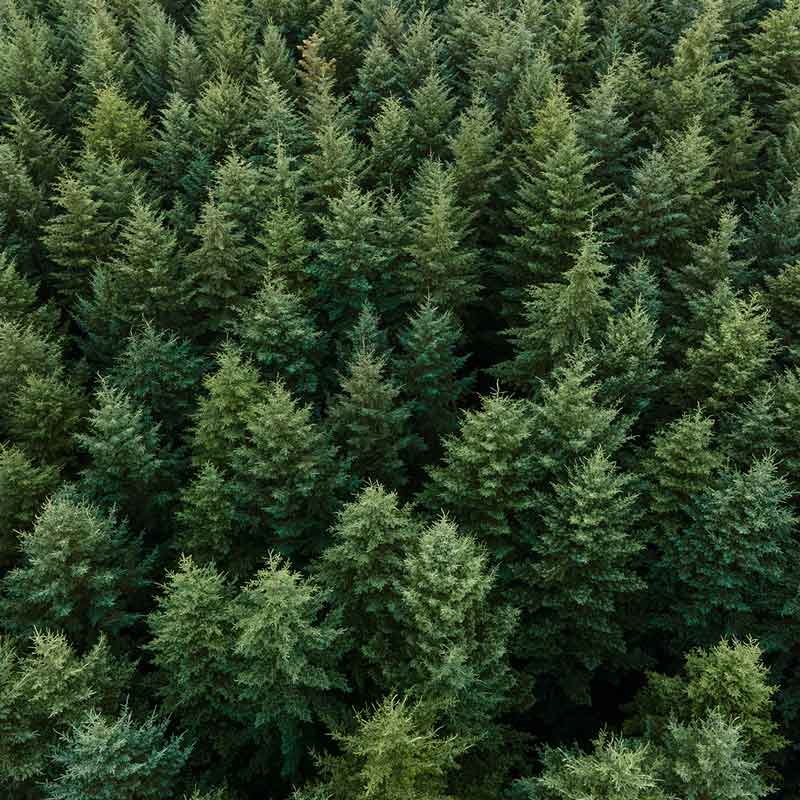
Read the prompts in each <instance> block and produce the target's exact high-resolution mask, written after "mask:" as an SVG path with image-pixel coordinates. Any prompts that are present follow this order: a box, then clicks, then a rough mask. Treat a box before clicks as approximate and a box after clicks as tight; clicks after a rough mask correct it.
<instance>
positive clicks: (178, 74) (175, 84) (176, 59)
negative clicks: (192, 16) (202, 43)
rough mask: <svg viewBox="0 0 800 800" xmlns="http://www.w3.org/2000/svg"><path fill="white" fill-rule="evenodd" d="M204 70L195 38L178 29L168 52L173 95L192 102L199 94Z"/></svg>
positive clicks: (204, 74)
mask: <svg viewBox="0 0 800 800" xmlns="http://www.w3.org/2000/svg"><path fill="white" fill-rule="evenodd" d="M206 72H207V66H206V63H205V61H204V59H203V57H202V56H201V55H200V50H199V49H198V47H197V43H196V42H195V40H194V39H193V38H192V37H191V35H190V34H188V33H186V31H178V35H177V36H176V38H175V43H174V44H173V46H172V49H171V50H170V54H169V71H168V75H169V78H170V87H171V89H172V91H173V92H174V96H175V97H180V98H181V99H182V100H184V101H185V102H187V103H193V102H194V101H195V100H196V99H197V98H198V97H199V96H200V92H201V91H202V86H203V83H204V81H205V78H206Z"/></svg>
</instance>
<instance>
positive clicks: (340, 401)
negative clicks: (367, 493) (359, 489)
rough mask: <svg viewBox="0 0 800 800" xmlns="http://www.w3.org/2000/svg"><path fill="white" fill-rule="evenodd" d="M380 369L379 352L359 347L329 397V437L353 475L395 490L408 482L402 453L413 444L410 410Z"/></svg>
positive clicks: (383, 362) (382, 366)
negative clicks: (341, 453)
mask: <svg viewBox="0 0 800 800" xmlns="http://www.w3.org/2000/svg"><path fill="white" fill-rule="evenodd" d="M385 371H386V359H385V358H384V357H383V356H380V355H378V354H377V353H375V352H374V351H371V350H366V349H359V351H358V352H356V354H355V355H354V356H353V358H352V359H351V361H350V362H349V363H348V364H347V367H346V373H345V374H344V375H343V376H342V378H341V391H340V392H339V394H337V395H336V396H335V397H334V398H333V400H332V401H331V406H330V416H329V424H330V428H331V432H332V435H333V438H334V440H335V441H336V442H337V444H338V445H339V446H340V447H341V449H342V452H343V453H344V454H345V455H346V456H347V457H348V458H349V459H351V470H352V475H353V477H354V478H356V479H357V480H359V481H360V482H364V481H379V482H381V483H383V484H384V485H385V486H388V487H391V488H398V487H401V486H403V485H404V484H405V483H406V481H407V480H408V476H407V471H406V466H405V462H404V459H403V454H404V453H405V452H406V451H407V450H408V449H409V448H410V447H411V446H413V445H414V444H415V442H414V441H413V439H412V438H411V437H410V435H409V416H410V413H411V410H410V409H409V407H408V406H407V405H406V404H405V403H403V402H402V401H401V399H400V388H399V387H398V386H397V385H396V384H395V383H394V382H393V381H392V380H391V379H387V378H386V376H385Z"/></svg>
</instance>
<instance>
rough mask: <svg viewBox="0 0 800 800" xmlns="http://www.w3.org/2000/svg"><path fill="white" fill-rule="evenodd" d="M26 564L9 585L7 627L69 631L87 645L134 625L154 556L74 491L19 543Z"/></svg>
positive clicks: (53, 503)
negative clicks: (139, 600)
mask: <svg viewBox="0 0 800 800" xmlns="http://www.w3.org/2000/svg"><path fill="white" fill-rule="evenodd" d="M19 548H20V552H21V555H22V560H21V563H20V566H19V567H17V568H15V569H14V570H12V571H11V572H9V573H8V574H7V575H6V576H5V578H4V579H3V582H2V589H3V608H4V617H5V618H6V620H7V627H8V628H9V629H10V630H13V631H15V632H16V633H18V634H20V635H23V636H27V635H29V634H30V633H32V632H33V631H34V630H35V629H37V628H38V629H46V628H50V629H53V630H61V631H64V633H66V634H67V635H68V636H69V638H70V640H71V641H73V642H75V643H76V644H79V645H81V646H82V647H86V646H88V645H91V644H93V643H95V642H96V641H97V640H98V638H99V637H100V635H101V634H102V633H107V634H109V635H112V636H117V635H119V634H120V632H121V631H123V630H124V629H125V628H127V627H129V626H130V625H131V624H132V623H133V622H134V620H135V619H136V615H135V614H134V613H133V612H132V608H133V607H134V605H135V602H136V597H137V594H140V593H141V592H142V591H143V589H144V588H145V586H146V581H145V574H146V572H147V571H148V570H149V569H150V567H151V559H149V558H143V554H142V551H141V545H140V542H138V541H137V540H136V539H133V538H132V537H131V536H130V535H129V534H128V531H127V529H126V526H125V524H124V523H122V522H120V521H119V520H118V519H117V518H116V517H114V516H111V515H106V514H103V513H102V512H101V511H100V510H99V509H97V508H96V507H95V506H92V505H89V504H88V503H86V502H85V501H83V500H81V499H80V498H78V497H75V496H73V495H71V494H70V493H69V492H61V493H59V494H57V495H56V496H54V497H53V498H51V499H50V500H48V501H47V502H46V503H45V505H44V507H43V508H42V510H41V512H40V513H39V514H38V515H37V517H36V520H35V522H34V525H33V527H32V528H30V529H28V530H26V531H24V532H22V534H21V536H20V540H19Z"/></svg>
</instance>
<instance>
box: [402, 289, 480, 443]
mask: <svg viewBox="0 0 800 800" xmlns="http://www.w3.org/2000/svg"><path fill="white" fill-rule="evenodd" d="M399 339H400V346H401V353H400V355H399V356H398V357H397V359H396V364H397V366H396V369H397V376H398V378H399V379H400V381H401V383H402V387H403V395H404V396H405V397H406V398H408V401H409V405H410V420H411V423H412V425H413V430H414V433H416V434H417V435H418V436H420V437H421V438H422V440H423V441H424V443H425V445H426V447H427V449H428V451H429V452H432V453H436V452H437V450H438V447H439V441H440V439H441V437H443V436H446V435H449V434H452V433H454V432H455V430H456V428H457V427H458V407H459V404H460V402H461V400H462V399H463V398H464V396H465V394H466V393H467V390H468V389H469V387H470V385H471V383H472V380H471V378H470V377H469V376H468V377H462V376H463V373H464V368H465V365H466V363H467V360H468V356H462V355H457V353H458V351H459V350H461V349H462V347H463V331H462V329H461V325H460V324H459V322H458V320H457V319H456V317H455V316H454V315H453V313H452V312H450V311H448V310H447V309H445V310H442V309H440V308H439V307H438V306H436V305H435V304H434V303H433V301H432V300H431V299H428V300H426V301H425V302H424V303H423V304H421V305H420V306H419V307H418V308H417V309H416V311H415V312H414V313H413V314H412V315H410V316H409V318H408V324H407V325H406V327H405V328H404V329H403V330H402V331H401V332H400V334H399Z"/></svg>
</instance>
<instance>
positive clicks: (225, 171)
mask: <svg viewBox="0 0 800 800" xmlns="http://www.w3.org/2000/svg"><path fill="white" fill-rule="evenodd" d="M265 178H266V176H265V175H264V173H263V172H262V171H261V170H259V169H257V168H256V167H255V166H253V165H252V164H251V163H250V162H248V161H245V160H244V159H243V158H242V157H241V156H240V155H239V154H238V153H236V152H231V153H230V155H228V157H227V158H226V159H225V160H224V161H223V162H222V163H221V164H219V165H218V166H217V168H216V169H215V171H214V177H213V187H212V189H211V193H210V194H211V197H212V198H213V200H214V202H215V203H216V205H217V206H218V207H219V209H220V210H221V211H222V212H223V213H224V214H225V216H226V217H228V219H230V220H232V221H233V222H234V223H235V224H236V227H237V229H238V230H240V231H241V232H242V234H243V236H244V240H245V242H247V243H248V244H253V243H254V242H255V239H256V236H257V235H258V229H259V222H260V216H261V214H262V209H263V207H264V204H265V201H266V196H267V189H266V186H265V183H266V180H265Z"/></svg>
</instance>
